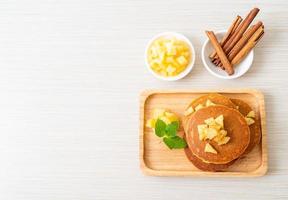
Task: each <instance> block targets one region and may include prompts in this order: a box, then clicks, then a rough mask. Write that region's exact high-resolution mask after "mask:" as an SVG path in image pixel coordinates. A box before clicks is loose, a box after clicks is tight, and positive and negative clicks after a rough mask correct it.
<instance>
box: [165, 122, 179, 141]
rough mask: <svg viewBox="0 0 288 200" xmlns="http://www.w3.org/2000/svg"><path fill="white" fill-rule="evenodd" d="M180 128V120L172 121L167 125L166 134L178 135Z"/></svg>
mask: <svg viewBox="0 0 288 200" xmlns="http://www.w3.org/2000/svg"><path fill="white" fill-rule="evenodd" d="M178 129H179V122H178V121H175V122H172V123H171V124H168V125H167V126H166V135H167V136H171V137H174V136H176V134H177V130H178Z"/></svg>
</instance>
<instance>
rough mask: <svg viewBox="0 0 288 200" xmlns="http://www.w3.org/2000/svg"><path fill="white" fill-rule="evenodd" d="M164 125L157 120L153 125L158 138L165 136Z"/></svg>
mask: <svg viewBox="0 0 288 200" xmlns="http://www.w3.org/2000/svg"><path fill="white" fill-rule="evenodd" d="M165 130H166V124H165V122H163V121H162V120H161V119H157V121H156V124H155V133H156V135H157V136H158V137H163V136H164V135H165Z"/></svg>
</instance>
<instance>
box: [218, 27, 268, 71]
mask: <svg viewBox="0 0 288 200" xmlns="http://www.w3.org/2000/svg"><path fill="white" fill-rule="evenodd" d="M261 26H262V29H263V28H264V27H263V25H262V22H257V23H256V24H255V25H253V26H251V27H250V28H249V29H248V30H247V31H246V33H244V35H243V37H242V38H241V39H240V40H239V41H238V42H237V43H236V44H235V46H234V47H233V48H232V49H231V51H230V52H229V54H228V59H229V60H230V61H232V60H233V58H234V57H235V56H236V55H237V54H238V53H239V51H240V50H241V49H242V48H243V47H244V45H245V44H246V43H247V41H248V40H249V39H250V38H251V37H252V35H253V34H254V33H255V32H256V31H257V30H258V29H259V28H260V27H261ZM218 60H219V59H218ZM214 63H215V64H217V66H220V67H221V65H222V64H221V63H219V62H216V61H214Z"/></svg>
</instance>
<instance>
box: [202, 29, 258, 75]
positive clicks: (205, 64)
mask: <svg viewBox="0 0 288 200" xmlns="http://www.w3.org/2000/svg"><path fill="white" fill-rule="evenodd" d="M226 32H227V30H220V31H216V32H215V35H216V36H217V34H223V33H226ZM209 42H210V41H209V38H207V39H206V41H205V42H204V43H203V46H202V49H201V60H202V63H203V64H204V67H205V68H206V69H207V71H208V72H209V73H210V74H212V75H214V76H215V77H217V78H221V79H236V78H239V77H240V76H243V75H244V74H245V73H246V72H247V71H248V70H249V69H250V68H251V66H252V63H253V60H254V49H252V50H251V51H250V52H249V53H248V55H249V54H251V55H252V58H251V62H250V63H249V64H248V65H249V67H247V69H246V70H244V71H242V72H241V73H238V74H236V75H232V76H228V75H225V76H223V75H220V74H217V73H215V72H214V71H212V70H211V69H210V67H209V66H208V64H207V63H206V60H205V55H204V52H205V49H206V48H207V44H208V43H209ZM248 55H247V56H248ZM247 56H246V57H245V58H244V60H245V59H247Z"/></svg>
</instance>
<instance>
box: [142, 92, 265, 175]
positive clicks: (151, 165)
mask: <svg viewBox="0 0 288 200" xmlns="http://www.w3.org/2000/svg"><path fill="white" fill-rule="evenodd" d="M213 92H214V93H215V92H217V93H220V94H223V95H225V96H227V97H230V98H238V99H242V100H244V101H245V102H247V103H248V104H249V105H250V106H251V107H252V108H253V110H254V111H255V112H256V114H257V115H259V116H260V119H261V129H262V140H261V142H260V144H259V145H257V146H256V147H255V148H254V149H253V150H252V152H250V153H249V154H248V155H247V156H245V157H244V158H241V159H239V160H238V161H236V162H235V163H234V164H233V165H232V166H230V167H229V168H228V169H227V171H225V172H205V171H201V170H199V169H197V168H196V167H194V165H193V164H192V163H191V162H190V161H189V160H188V159H187V158H186V155H185V153H184V150H183V149H179V150H170V149H168V147H167V146H166V145H165V144H164V143H163V142H162V139H160V138H158V137H157V136H156V135H155V134H154V132H153V130H152V129H150V128H147V127H146V126H145V123H146V120H147V119H150V118H152V110H153V109H154V108H165V109H169V110H171V111H173V112H175V113H176V114H177V115H179V116H183V113H184V110H185V109H186V108H187V106H188V105H189V103H190V102H191V101H192V99H194V98H196V97H198V96H200V95H203V94H207V93H213ZM181 131H183V127H180V132H181ZM266 140H267V137H266V117H265V105H264V96H263V94H262V93H261V92H259V91H257V90H252V89H241V90H233V89H230V90H146V91H144V92H142V94H141V96H140V167H141V169H142V171H143V172H144V173H145V174H147V175H152V176H221V177H222V176H230V177H235V176H238V177H254V176H263V175H264V174H265V173H266V172H267V169H268V163H267V144H266Z"/></svg>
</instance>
